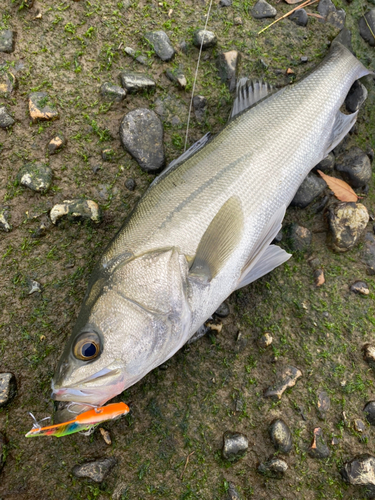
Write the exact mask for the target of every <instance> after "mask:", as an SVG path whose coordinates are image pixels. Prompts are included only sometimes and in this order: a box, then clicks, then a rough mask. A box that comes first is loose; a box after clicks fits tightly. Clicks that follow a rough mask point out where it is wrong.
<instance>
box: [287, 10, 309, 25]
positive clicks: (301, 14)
mask: <svg viewBox="0 0 375 500" xmlns="http://www.w3.org/2000/svg"><path fill="white" fill-rule="evenodd" d="M289 19H290V20H291V21H293V22H294V23H296V24H297V25H298V26H307V22H308V20H309V17H308V15H307V12H306V11H305V9H298V10H296V11H295V12H293V14H291V15H290V16H289Z"/></svg>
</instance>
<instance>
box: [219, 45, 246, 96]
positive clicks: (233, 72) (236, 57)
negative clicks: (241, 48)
mask: <svg viewBox="0 0 375 500" xmlns="http://www.w3.org/2000/svg"><path fill="white" fill-rule="evenodd" d="M240 59H241V58H240V53H239V52H238V51H237V50H230V51H229V52H222V53H221V54H219V55H218V57H217V59H216V66H217V68H218V71H219V77H220V79H221V81H222V82H223V83H225V84H226V85H227V86H228V89H229V92H233V91H234V90H235V88H236V83H237V74H238V65H239V63H240Z"/></svg>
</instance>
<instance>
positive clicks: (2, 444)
mask: <svg viewBox="0 0 375 500" xmlns="http://www.w3.org/2000/svg"><path fill="white" fill-rule="evenodd" d="M6 452H7V440H6V438H5V436H4V434H3V433H2V432H0V471H1V469H2V468H3V467H4V464H5V457H6V455H7V453H6Z"/></svg>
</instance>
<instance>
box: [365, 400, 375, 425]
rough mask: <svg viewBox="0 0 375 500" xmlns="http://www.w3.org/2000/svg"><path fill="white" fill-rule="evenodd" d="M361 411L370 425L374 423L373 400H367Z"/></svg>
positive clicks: (374, 407)
mask: <svg viewBox="0 0 375 500" xmlns="http://www.w3.org/2000/svg"><path fill="white" fill-rule="evenodd" d="M363 411H364V413H365V416H366V420H367V422H368V423H369V424H370V425H375V401H369V402H368V403H366V405H365V407H364V408H363Z"/></svg>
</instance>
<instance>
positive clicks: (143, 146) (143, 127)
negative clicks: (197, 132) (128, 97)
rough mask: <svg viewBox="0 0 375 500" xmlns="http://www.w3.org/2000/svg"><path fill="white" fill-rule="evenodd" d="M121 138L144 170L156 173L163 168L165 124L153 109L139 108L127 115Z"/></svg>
mask: <svg viewBox="0 0 375 500" xmlns="http://www.w3.org/2000/svg"><path fill="white" fill-rule="evenodd" d="M120 139H121V143H122V145H123V147H124V149H126V151H128V152H129V153H130V154H131V155H132V156H133V158H134V159H135V160H136V161H137V162H138V164H139V166H140V167H141V169H142V170H144V171H145V172H149V173H154V174H156V173H158V172H160V171H161V170H162V169H163V167H164V165H165V156H164V147H163V125H162V124H161V121H160V119H159V118H158V116H157V115H156V114H155V113H154V112H153V111H151V110H150V109H144V108H139V109H135V110H134V111H131V112H130V113H128V114H127V115H125V116H124V118H123V120H122V122H121V125H120Z"/></svg>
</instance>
